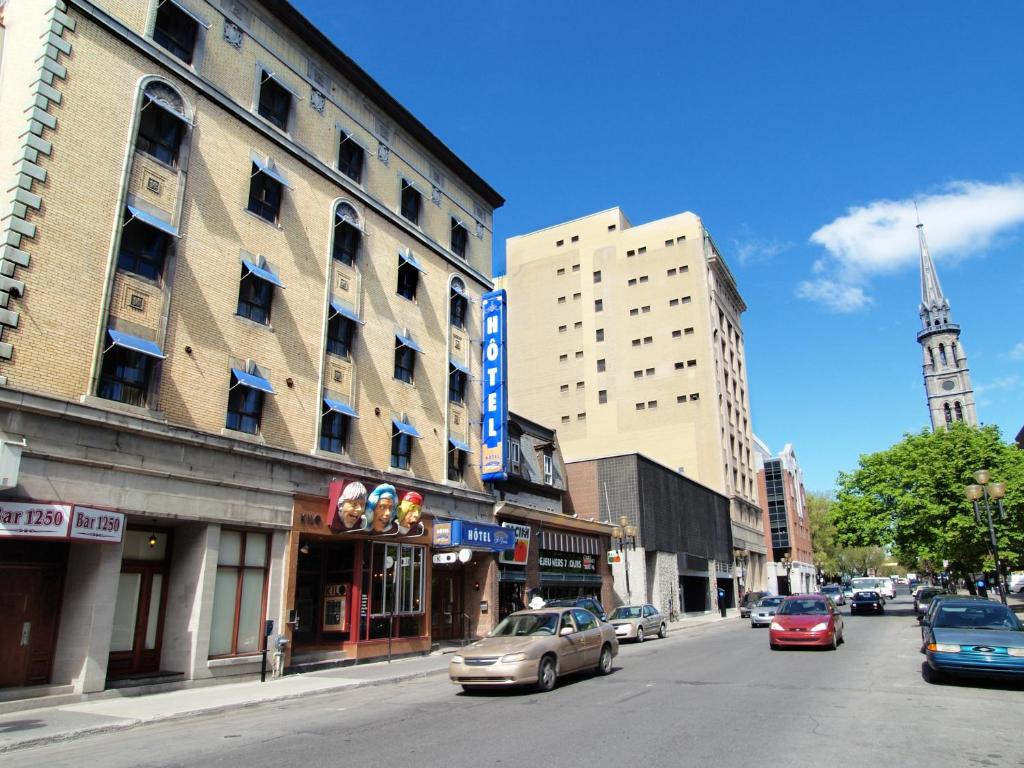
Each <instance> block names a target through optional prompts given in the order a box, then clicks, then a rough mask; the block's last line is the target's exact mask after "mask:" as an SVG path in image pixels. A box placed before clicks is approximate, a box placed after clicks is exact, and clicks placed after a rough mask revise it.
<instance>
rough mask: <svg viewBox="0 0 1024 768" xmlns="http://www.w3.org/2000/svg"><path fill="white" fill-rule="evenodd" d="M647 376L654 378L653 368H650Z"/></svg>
mask: <svg viewBox="0 0 1024 768" xmlns="http://www.w3.org/2000/svg"><path fill="white" fill-rule="evenodd" d="M646 374H647V375H648V376H653V375H654V369H653V368H648V369H647V371H646Z"/></svg>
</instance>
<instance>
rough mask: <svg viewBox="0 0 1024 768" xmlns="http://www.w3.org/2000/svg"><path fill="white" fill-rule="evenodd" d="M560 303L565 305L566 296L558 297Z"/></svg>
mask: <svg viewBox="0 0 1024 768" xmlns="http://www.w3.org/2000/svg"><path fill="white" fill-rule="evenodd" d="M558 303H559V304H565V296H559V297H558Z"/></svg>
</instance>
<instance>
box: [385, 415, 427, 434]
mask: <svg viewBox="0 0 1024 768" xmlns="http://www.w3.org/2000/svg"><path fill="white" fill-rule="evenodd" d="M391 423H392V424H394V425H395V429H397V430H398V431H399V432H401V433H402V434H403V435H409V437H419V436H420V433H419V432H417V431H416V427H414V426H413V425H412V424H406V423H405V422H404V421H399V420H398V419H397V418H395V417H394V416H392V417H391Z"/></svg>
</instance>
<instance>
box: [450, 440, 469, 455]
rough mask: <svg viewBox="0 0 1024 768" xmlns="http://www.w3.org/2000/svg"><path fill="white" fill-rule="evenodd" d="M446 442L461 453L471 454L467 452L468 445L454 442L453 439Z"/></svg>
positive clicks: (457, 441)
mask: <svg viewBox="0 0 1024 768" xmlns="http://www.w3.org/2000/svg"><path fill="white" fill-rule="evenodd" d="M448 442H449V443H451V444H452V448H457V449H458V450H460V451H462V452H463V453H471V451H470V450H469V445H467V444H466V443H464V442H462V441H461V440H456V439H455V438H454V437H449V438H448Z"/></svg>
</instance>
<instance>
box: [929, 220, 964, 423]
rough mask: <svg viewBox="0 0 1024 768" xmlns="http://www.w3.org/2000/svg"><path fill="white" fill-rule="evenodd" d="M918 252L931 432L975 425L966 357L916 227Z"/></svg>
mask: <svg viewBox="0 0 1024 768" xmlns="http://www.w3.org/2000/svg"><path fill="white" fill-rule="evenodd" d="M917 239H918V243H919V245H920V248H921V309H920V314H921V325H922V327H921V330H920V331H918V333H917V341H918V343H919V344H920V345H921V351H922V352H923V353H924V390H925V393H926V394H927V396H928V413H929V415H930V417H931V421H932V431H933V432H934V431H935V430H937V429H942V428H945V427H946V426H947V425H949V424H952V423H953V422H956V421H962V422H965V423H966V424H971V425H972V426H974V425H977V423H978V416H977V414H976V413H975V410H974V390H973V389H972V388H971V372H970V371H969V370H968V368H967V355H966V354H964V350H963V347H961V346H960V326H959V325H956V324H955V323H953V322H951V321H950V316H949V300H948V299H947V298H946V297H945V296H944V295H943V294H942V286H941V285H939V276H938V274H937V273H936V272H935V263H934V262H933V261H932V257H931V254H930V253H929V252H928V243H926V242H925V239H924V225H923V224H922V223H921V222H920V221H918V223H917Z"/></svg>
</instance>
